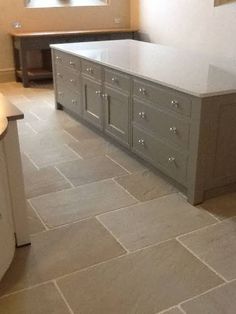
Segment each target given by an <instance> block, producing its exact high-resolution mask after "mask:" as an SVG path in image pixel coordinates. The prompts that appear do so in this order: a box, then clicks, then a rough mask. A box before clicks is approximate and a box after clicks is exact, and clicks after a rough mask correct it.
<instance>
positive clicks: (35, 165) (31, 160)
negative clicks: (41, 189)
mask: <svg viewBox="0 0 236 314" xmlns="http://www.w3.org/2000/svg"><path fill="white" fill-rule="evenodd" d="M22 153H23V154H25V156H26V157H27V158H28V159H29V160H30V162H31V163H32V164H33V165H34V167H35V168H36V169H37V170H40V168H39V166H38V165H37V164H36V163H35V162H34V161H33V159H32V158H31V157H30V156H29V155H28V153H26V152H25V151H22Z"/></svg>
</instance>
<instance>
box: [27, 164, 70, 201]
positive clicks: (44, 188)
mask: <svg viewBox="0 0 236 314" xmlns="http://www.w3.org/2000/svg"><path fill="white" fill-rule="evenodd" d="M24 182H25V193H26V197H27V198H32V197H36V196H39V195H43V194H48V193H51V192H56V191H61V190H64V189H68V188H70V187H71V185H70V184H69V183H68V182H67V181H66V179H65V178H63V176H61V175H60V173H59V172H58V171H57V170H56V169H55V168H53V167H47V168H43V169H40V170H37V171H33V172H24Z"/></svg>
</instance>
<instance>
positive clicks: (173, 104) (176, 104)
mask: <svg viewBox="0 0 236 314" xmlns="http://www.w3.org/2000/svg"><path fill="white" fill-rule="evenodd" d="M171 105H172V106H173V107H175V108H179V102H178V101H177V100H172V101H171Z"/></svg>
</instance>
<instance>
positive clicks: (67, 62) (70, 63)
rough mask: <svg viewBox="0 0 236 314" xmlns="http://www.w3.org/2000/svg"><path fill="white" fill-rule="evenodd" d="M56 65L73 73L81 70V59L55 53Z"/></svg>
mask: <svg viewBox="0 0 236 314" xmlns="http://www.w3.org/2000/svg"><path fill="white" fill-rule="evenodd" d="M55 64H56V65H63V66H66V67H68V68H69V69H71V70H73V71H80V70H81V62H80V58H79V57H76V56H73V55H71V54H67V53H65V52H62V51H56V52H55Z"/></svg>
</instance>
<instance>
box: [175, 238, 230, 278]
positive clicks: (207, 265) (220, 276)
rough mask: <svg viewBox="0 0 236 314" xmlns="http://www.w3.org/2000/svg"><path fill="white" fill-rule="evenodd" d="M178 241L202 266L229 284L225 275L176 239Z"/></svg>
mask: <svg viewBox="0 0 236 314" xmlns="http://www.w3.org/2000/svg"><path fill="white" fill-rule="evenodd" d="M176 241H178V242H179V244H180V245H182V246H183V247H184V248H185V249H186V250H187V251H188V252H190V253H191V254H192V255H193V256H195V257H196V258H197V259H198V260H199V261H200V262H201V263H202V264H204V265H205V266H206V267H208V268H209V269H210V270H211V271H212V272H213V273H215V275H217V276H218V277H219V278H220V279H222V280H223V281H224V282H228V280H227V279H226V278H224V276H223V275H221V274H219V273H218V272H217V271H216V270H215V269H214V268H213V267H211V266H210V265H209V264H208V263H207V262H205V261H204V260H203V259H201V258H200V257H199V256H198V255H197V254H195V253H194V252H193V251H192V250H191V249H190V248H189V247H188V246H187V245H185V244H184V243H183V242H181V240H180V239H179V238H176Z"/></svg>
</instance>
